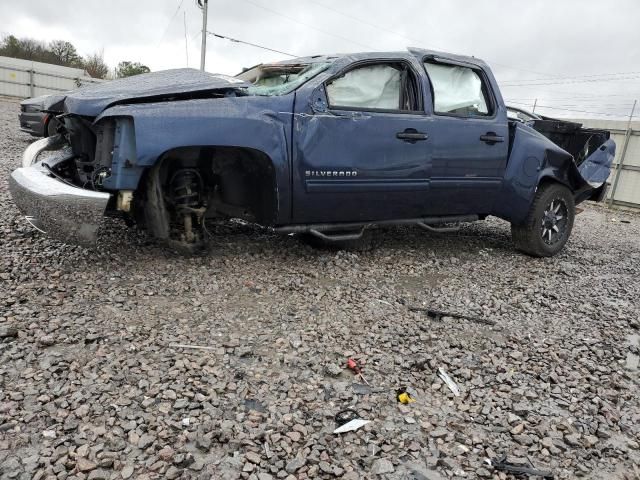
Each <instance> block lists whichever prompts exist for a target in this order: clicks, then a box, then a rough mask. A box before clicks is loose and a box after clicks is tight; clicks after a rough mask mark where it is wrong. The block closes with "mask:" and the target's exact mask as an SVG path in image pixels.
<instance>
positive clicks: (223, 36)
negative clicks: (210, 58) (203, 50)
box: [207, 30, 299, 58]
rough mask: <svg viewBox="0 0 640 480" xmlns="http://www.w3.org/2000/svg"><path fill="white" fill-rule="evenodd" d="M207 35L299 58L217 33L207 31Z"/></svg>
mask: <svg viewBox="0 0 640 480" xmlns="http://www.w3.org/2000/svg"><path fill="white" fill-rule="evenodd" d="M207 33H208V34H209V35H213V36H214V37H218V38H223V39H225V40H229V41H230V42H233V43H243V44H245V45H250V46H252V47H256V48H261V49H263V50H269V51H270V52H275V53H281V54H282V55H287V56H289V57H293V58H295V57H298V56H299V55H293V54H292V53H287V52H283V51H281V50H276V49H275V48H269V47H265V46H263V45H258V44H257V43H251V42H245V41H244V40H238V39H237V38H231V37H227V36H225V35H221V34H219V33H215V32H210V31H209V30H207Z"/></svg>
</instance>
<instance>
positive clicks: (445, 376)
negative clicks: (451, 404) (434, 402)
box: [438, 367, 460, 397]
mask: <svg viewBox="0 0 640 480" xmlns="http://www.w3.org/2000/svg"><path fill="white" fill-rule="evenodd" d="M438 376H439V377H440V379H441V380H442V381H443V382H444V383H446V384H447V387H449V390H451V392H452V393H453V394H454V395H455V396H456V397H459V396H460V389H459V388H458V385H457V384H456V382H454V381H453V379H452V378H451V377H450V376H449V374H448V373H447V372H445V371H444V369H443V368H442V367H440V368H438Z"/></svg>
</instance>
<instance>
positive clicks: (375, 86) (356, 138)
mask: <svg viewBox="0 0 640 480" xmlns="http://www.w3.org/2000/svg"><path fill="white" fill-rule="evenodd" d="M419 68H420V65H416V63H415V62H410V61H408V60H405V59H390V60H372V61H366V62H358V63H356V64H352V65H350V66H349V67H346V68H345V69H344V70H343V71H342V72H341V73H340V74H338V75H337V76H334V77H333V78H331V79H329V80H327V81H326V82H325V83H324V84H323V85H322V86H321V87H320V88H318V89H317V90H316V91H315V95H314V97H315V98H314V100H313V101H314V105H320V108H315V111H314V112H313V113H312V114H308V113H306V112H307V110H305V109H306V108H307V107H306V105H305V104H302V102H298V101H296V114H295V115H294V145H293V156H294V161H293V165H294V168H293V191H294V205H293V221H294V222H296V223H311V222H332V223H333V222H349V221H369V220H384V219H396V218H410V217H414V216H420V215H422V214H424V213H425V211H426V210H427V202H428V200H427V193H428V190H429V175H430V170H431V153H430V146H429V142H428V135H427V132H426V129H427V127H428V124H429V119H428V117H427V116H426V115H425V113H424V107H423V92H422V88H423V87H422V82H421V81H420V78H419V71H418V69H419Z"/></svg>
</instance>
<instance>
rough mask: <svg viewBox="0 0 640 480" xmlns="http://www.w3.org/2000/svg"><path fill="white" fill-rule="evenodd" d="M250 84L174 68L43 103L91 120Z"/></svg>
mask: <svg viewBox="0 0 640 480" xmlns="http://www.w3.org/2000/svg"><path fill="white" fill-rule="evenodd" d="M249 86H250V85H249V84H248V83H246V82H244V81H243V80H239V79H237V78H234V77H229V76H227V75H222V74H216V73H208V72H201V71H200V70H196V69H193V68H176V69H172V70H163V71H160V72H152V73H144V74H142V75H135V76H133V77H127V78H122V79H119V80H113V81H110V82H104V83H99V84H95V85H90V86H87V87H83V88H80V89H78V90H72V91H70V92H65V93H63V94H60V95H51V96H50V97H48V98H47V99H46V100H45V104H44V109H45V110H48V111H56V112H65V113H74V114H76V115H86V116H90V117H95V116H97V115H98V114H100V113H101V112H102V111H103V110H105V109H106V108H108V107H110V106H112V105H114V104H119V103H128V102H130V101H140V100H141V99H149V101H162V100H167V99H169V98H172V97H176V96H178V97H182V98H184V97H186V96H189V95H190V94H195V93H207V92H215V91H224V90H232V89H236V88H246V87H249Z"/></svg>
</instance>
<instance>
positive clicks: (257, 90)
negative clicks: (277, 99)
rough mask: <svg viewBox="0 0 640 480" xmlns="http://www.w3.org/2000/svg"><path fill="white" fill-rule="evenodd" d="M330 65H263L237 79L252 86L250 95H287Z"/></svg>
mask: <svg viewBox="0 0 640 480" xmlns="http://www.w3.org/2000/svg"><path fill="white" fill-rule="evenodd" d="M329 65H330V64H329V63H295V64H281V63H277V64H263V65H258V66H257V67H253V68H250V69H249V70H247V71H246V72H242V73H241V74H240V75H236V78H239V79H240V80H244V81H245V82H249V83H251V84H252V86H251V87H249V88H248V89H247V93H249V94H250V95H285V94H287V93H289V92H292V91H293V90H295V89H296V88H298V87H299V86H300V85H302V84H303V83H305V82H307V81H308V80H310V79H311V78H313V77H315V76H316V75H317V74H319V73H320V72H322V71H323V70H326V68H327V67H328V66H329Z"/></svg>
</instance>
